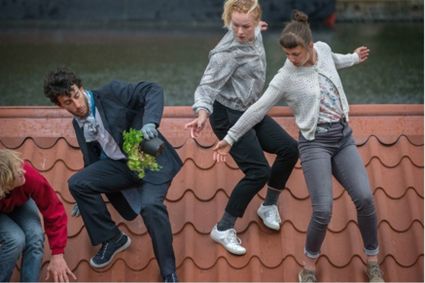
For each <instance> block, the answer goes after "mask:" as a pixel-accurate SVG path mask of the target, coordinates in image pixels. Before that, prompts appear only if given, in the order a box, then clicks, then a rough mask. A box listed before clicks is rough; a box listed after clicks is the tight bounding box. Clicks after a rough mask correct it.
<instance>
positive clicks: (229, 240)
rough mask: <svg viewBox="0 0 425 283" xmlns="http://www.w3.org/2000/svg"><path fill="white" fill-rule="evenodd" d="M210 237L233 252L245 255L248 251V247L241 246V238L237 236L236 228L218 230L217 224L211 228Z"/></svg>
mask: <svg viewBox="0 0 425 283" xmlns="http://www.w3.org/2000/svg"><path fill="white" fill-rule="evenodd" d="M210 237H211V239H213V240H214V241H216V242H217V243H219V244H221V245H223V247H224V248H225V249H226V250H228V251H229V252H230V253H232V254H235V255H244V254H245V253H246V249H245V248H244V247H242V246H241V243H242V241H241V239H239V238H238V237H237V236H236V230H235V229H228V230H225V231H218V229H217V225H215V226H214V228H213V229H212V230H211V233H210Z"/></svg>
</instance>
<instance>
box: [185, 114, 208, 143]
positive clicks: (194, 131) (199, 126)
mask: <svg viewBox="0 0 425 283" xmlns="http://www.w3.org/2000/svg"><path fill="white" fill-rule="evenodd" d="M207 120H208V112H207V111H205V110H200V111H199V113H198V118H196V119H194V120H193V121H192V122H189V123H187V124H186V125H184V128H185V129H190V136H191V137H192V139H194V138H197V137H198V136H199V134H200V133H201V131H202V130H203V129H204V128H205V125H206V123H207Z"/></svg>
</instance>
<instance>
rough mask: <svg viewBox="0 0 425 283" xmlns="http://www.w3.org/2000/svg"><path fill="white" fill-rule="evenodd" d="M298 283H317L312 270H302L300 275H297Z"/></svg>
mask: <svg viewBox="0 0 425 283" xmlns="http://www.w3.org/2000/svg"><path fill="white" fill-rule="evenodd" d="M298 282H300V283H304V282H317V280H316V273H315V272H314V271H312V270H307V269H305V268H303V269H302V270H301V271H300V273H298Z"/></svg>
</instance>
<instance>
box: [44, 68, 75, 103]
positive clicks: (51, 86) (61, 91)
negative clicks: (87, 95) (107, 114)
mask: <svg viewBox="0 0 425 283" xmlns="http://www.w3.org/2000/svg"><path fill="white" fill-rule="evenodd" d="M74 84H75V85H76V86H77V87H81V86H82V82H81V79H80V78H79V77H78V76H77V75H76V74H75V73H74V72H72V71H71V70H69V69H67V68H66V67H59V68H57V69H56V70H55V71H51V72H49V73H48V74H47V76H46V78H45V79H44V95H45V96H46V97H47V98H49V99H50V101H51V102H53V103H55V104H56V105H59V101H58V97H59V96H62V95H66V96H70V95H71V86H72V85H74Z"/></svg>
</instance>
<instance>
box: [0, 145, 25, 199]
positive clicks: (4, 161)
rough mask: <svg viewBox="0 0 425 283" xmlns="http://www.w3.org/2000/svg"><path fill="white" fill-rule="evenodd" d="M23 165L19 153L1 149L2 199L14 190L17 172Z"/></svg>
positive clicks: (0, 176) (0, 181) (0, 196)
mask: <svg viewBox="0 0 425 283" xmlns="http://www.w3.org/2000/svg"><path fill="white" fill-rule="evenodd" d="M22 163H23V160H22V158H21V157H20V155H19V153H18V152H16V151H13V150H9V149H0V199H2V198H4V197H5V196H6V195H7V194H8V193H9V192H10V191H11V190H13V189H14V187H13V184H14V182H15V179H16V176H17V171H16V170H17V169H18V168H20V167H21V166H22Z"/></svg>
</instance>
